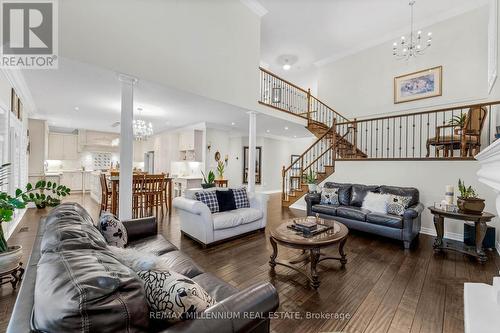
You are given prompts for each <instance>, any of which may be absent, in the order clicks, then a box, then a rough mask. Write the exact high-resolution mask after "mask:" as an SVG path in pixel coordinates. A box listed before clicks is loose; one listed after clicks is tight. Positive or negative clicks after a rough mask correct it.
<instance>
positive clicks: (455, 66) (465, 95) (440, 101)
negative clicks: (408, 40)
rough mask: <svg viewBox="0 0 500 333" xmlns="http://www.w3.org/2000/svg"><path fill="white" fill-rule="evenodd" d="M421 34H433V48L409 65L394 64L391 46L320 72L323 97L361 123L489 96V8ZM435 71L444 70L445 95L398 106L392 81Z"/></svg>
mask: <svg viewBox="0 0 500 333" xmlns="http://www.w3.org/2000/svg"><path fill="white" fill-rule="evenodd" d="M419 28H420V27H419ZM422 30H424V31H432V33H433V45H432V46H431V47H430V48H429V49H428V50H426V52H425V55H422V56H419V57H417V58H415V59H412V60H410V61H408V62H406V61H401V60H396V59H394V57H393V56H392V43H391V42H387V43H384V44H381V45H378V46H376V47H373V48H370V49H367V50H364V51H361V52H359V53H357V54H354V55H351V56H348V57H346V58H343V59H340V60H338V61H336V62H333V63H331V64H328V65H325V66H324V67H321V68H320V70H319V72H320V74H319V83H318V85H319V87H318V91H319V98H320V99H322V100H325V101H326V103H327V104H329V105H330V106H332V107H333V108H334V109H335V110H337V111H338V112H340V113H341V114H343V115H344V116H347V117H348V118H354V117H357V118H362V117H366V116H373V115H375V114H378V115H380V114H386V113H390V112H402V111H406V110H414V109H417V108H429V107H437V106H439V105H444V104H450V103H464V102H467V101H473V100H474V101H476V100H480V99H482V98H485V97H487V95H488V87H487V77H488V75H487V67H488V66H487V65H488V59H487V55H488V52H487V50H488V48H487V47H488V45H487V40H488V7H487V6H485V7H481V8H479V9H476V10H474V11H471V12H468V13H465V14H463V15H460V16H456V17H454V18H451V19H449V20H447V21H443V22H440V23H437V24H435V25H432V26H430V27H425V28H424V27H422ZM435 66H443V96H441V97H435V98H429V99H424V100H420V101H414V102H408V103H402V104H394V101H393V100H394V97H393V79H394V77H396V76H399V75H403V74H407V73H411V72H414V71H418V70H423V69H427V68H430V67H435Z"/></svg>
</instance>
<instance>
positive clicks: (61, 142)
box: [48, 133, 78, 160]
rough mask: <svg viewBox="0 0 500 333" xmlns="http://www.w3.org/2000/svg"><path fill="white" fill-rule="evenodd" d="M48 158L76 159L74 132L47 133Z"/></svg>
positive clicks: (76, 144) (76, 148)
mask: <svg viewBox="0 0 500 333" xmlns="http://www.w3.org/2000/svg"><path fill="white" fill-rule="evenodd" d="M48 155H49V160H76V159H78V137H77V136H76V135H74V134H63V133H49V154H48Z"/></svg>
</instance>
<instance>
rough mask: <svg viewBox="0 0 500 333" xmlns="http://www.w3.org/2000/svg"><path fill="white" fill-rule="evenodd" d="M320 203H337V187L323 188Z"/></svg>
mask: <svg viewBox="0 0 500 333" xmlns="http://www.w3.org/2000/svg"><path fill="white" fill-rule="evenodd" d="M320 203H321V204H322V205H339V189H338V188H324V189H323V190H322V191H321V202H320Z"/></svg>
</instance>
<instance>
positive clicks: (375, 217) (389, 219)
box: [366, 213, 403, 229]
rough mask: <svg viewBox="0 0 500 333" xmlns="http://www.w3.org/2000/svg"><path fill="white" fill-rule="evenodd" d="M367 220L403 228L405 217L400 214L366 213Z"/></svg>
mask: <svg viewBox="0 0 500 333" xmlns="http://www.w3.org/2000/svg"><path fill="white" fill-rule="evenodd" d="M366 221H367V222H369V223H373V224H378V225H383V226H386V227H391V228H397V229H403V218H402V217H401V216H398V215H392V214H380V213H369V214H367V215H366Z"/></svg>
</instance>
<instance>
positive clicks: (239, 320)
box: [163, 283, 279, 333]
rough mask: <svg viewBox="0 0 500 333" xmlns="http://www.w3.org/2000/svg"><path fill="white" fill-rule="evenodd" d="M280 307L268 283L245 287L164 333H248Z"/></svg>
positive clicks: (276, 293)
mask: <svg viewBox="0 0 500 333" xmlns="http://www.w3.org/2000/svg"><path fill="white" fill-rule="evenodd" d="M278 306H279V298H278V292H277V291H276V289H275V288H274V286H273V285H272V284H270V283H261V284H257V285H253V286H251V287H248V288H246V289H244V290H242V291H240V292H238V293H236V294H234V295H232V296H230V297H228V298H226V299H224V300H222V301H221V302H219V303H217V304H215V305H214V306H212V307H210V308H208V309H207V310H206V311H205V312H203V313H202V314H201V318H199V319H194V320H189V321H184V322H182V323H179V324H176V325H173V326H171V327H169V328H168V329H166V330H165V331H163V332H165V333H166V332H168V333H173V332H197V333H203V332H207V333H209V332H249V331H251V330H252V329H253V328H254V327H256V326H258V325H260V324H262V322H264V321H265V320H267V318H268V316H269V313H270V312H273V311H275V310H276V309H277V308H278Z"/></svg>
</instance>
